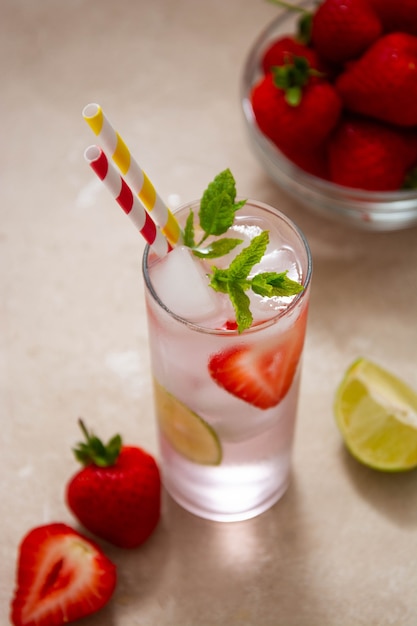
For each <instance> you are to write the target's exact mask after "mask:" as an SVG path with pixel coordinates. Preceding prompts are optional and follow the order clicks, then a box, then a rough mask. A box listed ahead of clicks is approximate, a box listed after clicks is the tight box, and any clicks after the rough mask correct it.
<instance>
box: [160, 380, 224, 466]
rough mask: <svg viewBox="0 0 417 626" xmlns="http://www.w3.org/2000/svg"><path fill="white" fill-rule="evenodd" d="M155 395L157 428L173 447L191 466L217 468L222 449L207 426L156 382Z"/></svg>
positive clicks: (215, 436) (213, 432)
mask: <svg viewBox="0 0 417 626" xmlns="http://www.w3.org/2000/svg"><path fill="white" fill-rule="evenodd" d="M154 392H155V404H156V412H157V416H158V421H159V426H160V427H161V430H162V432H163V433H164V435H165V437H166V438H167V439H168V441H169V443H170V444H171V445H172V447H173V448H174V449H175V450H176V451H177V452H179V453H180V454H182V455H183V456H185V457H186V458H187V459H188V460H189V461H193V462H194V463H200V464H201V465H219V464H220V463H221V460H222V448H221V444H220V441H219V437H218V436H217V433H216V431H215V430H214V429H213V428H212V427H211V426H210V424H207V422H206V421H204V420H203V419H202V418H201V417H200V416H199V415H197V413H194V412H193V411H191V410H190V409H189V408H188V407H187V406H186V405H185V404H183V403H182V402H180V401H179V400H178V399H177V398H176V397H175V396H173V395H172V394H170V393H169V392H168V391H166V389H164V388H163V387H162V386H161V385H160V384H159V383H157V382H156V381H154Z"/></svg>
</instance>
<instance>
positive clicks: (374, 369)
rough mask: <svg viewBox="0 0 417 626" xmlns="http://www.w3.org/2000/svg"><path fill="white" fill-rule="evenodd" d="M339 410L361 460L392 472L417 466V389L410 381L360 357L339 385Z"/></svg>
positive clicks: (338, 417)
mask: <svg viewBox="0 0 417 626" xmlns="http://www.w3.org/2000/svg"><path fill="white" fill-rule="evenodd" d="M334 410H335V416H336V421H337V424H338V426H339V428H340V431H341V433H342V436H343V438H344V441H345V443H346V446H347V448H348V449H349V450H350V452H351V453H352V454H353V456H354V457H356V458H357V459H358V460H359V461H361V462H362V463H364V464H365V465H369V466H370V467H372V468H374V469H378V470H383V471H392V472H393V471H403V470H409V469H412V468H413V467H416V466H417V394H416V393H415V391H413V390H412V389H411V388H410V387H409V386H408V385H406V384H405V383H404V382H402V381H401V380H399V379H398V378H396V377H395V376H393V375H392V374H390V373H389V372H387V371H386V370H384V369H383V368H381V367H379V366H378V365H376V364H374V363H372V362H370V361H368V360H367V359H364V358H360V359H358V360H357V361H355V362H354V363H353V364H352V365H351V366H350V368H349V369H348V370H347V372H346V374H345V377H344V379H343V380H342V382H341V384H340V385H339V388H338V390H337V392H336V399H335V405H334Z"/></svg>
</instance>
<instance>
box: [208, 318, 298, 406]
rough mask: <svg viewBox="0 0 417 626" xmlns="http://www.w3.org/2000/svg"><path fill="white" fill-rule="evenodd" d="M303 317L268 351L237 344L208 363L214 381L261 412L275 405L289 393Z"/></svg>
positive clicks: (267, 348) (265, 348)
mask: <svg viewBox="0 0 417 626" xmlns="http://www.w3.org/2000/svg"><path fill="white" fill-rule="evenodd" d="M305 321H306V315H305V314H302V315H301V316H300V318H299V319H298V321H297V323H296V324H295V326H294V327H293V328H292V329H291V331H289V333H287V334H286V336H285V339H284V340H281V341H280V342H279V343H277V344H276V345H275V346H273V347H272V348H271V346H270V344H268V346H267V347H265V346H262V347H260V346H248V345H242V344H237V345H235V346H232V347H231V348H228V349H227V350H222V351H221V352H218V353H216V354H214V355H212V357H211V358H210V360H209V365H208V368H209V372H210V375H211V377H212V378H213V380H214V381H215V382H216V383H217V384H218V385H219V386H220V387H223V388H224V389H225V390H226V391H228V392H229V393H231V394H233V395H234V396H236V397H238V398H240V399H241V400H244V401H245V402H249V403H250V404H253V405H254V406H256V407H258V408H260V409H268V408H271V407H273V406H276V405H277V404H278V403H279V402H280V401H281V400H282V399H283V398H284V397H285V396H286V394H287V393H288V391H289V389H290V387H291V384H292V381H293V379H294V376H295V373H296V370H297V365H298V362H299V360H300V356H301V352H302V349H303V343H304V331H305Z"/></svg>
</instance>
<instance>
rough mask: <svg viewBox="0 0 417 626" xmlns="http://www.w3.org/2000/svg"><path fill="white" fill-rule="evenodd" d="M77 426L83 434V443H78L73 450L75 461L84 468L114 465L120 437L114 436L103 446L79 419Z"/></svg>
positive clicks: (117, 454) (120, 442) (120, 441)
mask: <svg viewBox="0 0 417 626" xmlns="http://www.w3.org/2000/svg"><path fill="white" fill-rule="evenodd" d="M78 424H79V426H80V428H81V430H82V432H83V434H84V437H85V441H82V442H80V443H79V444H78V445H77V446H76V447H75V448H73V452H74V455H75V458H76V459H77V461H79V462H80V463H81V464H82V465H84V466H87V465H97V466H98V467H109V466H110V465H114V464H115V462H116V460H117V458H118V456H119V454H120V450H121V448H122V439H121V437H120V435H115V436H114V437H112V438H111V439H110V441H109V442H108V443H107V444H106V445H104V444H103V442H102V441H101V440H100V439H99V438H98V437H96V436H95V435H94V433H93V432H88V430H87V427H86V426H85V424H84V422H83V420H82V419H81V418H80V419H79V420H78Z"/></svg>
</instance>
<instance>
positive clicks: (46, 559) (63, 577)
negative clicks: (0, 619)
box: [10, 523, 116, 626]
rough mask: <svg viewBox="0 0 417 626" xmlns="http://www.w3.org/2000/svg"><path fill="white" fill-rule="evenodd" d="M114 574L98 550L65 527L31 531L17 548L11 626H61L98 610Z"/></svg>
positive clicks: (108, 595) (112, 585)
mask: <svg viewBox="0 0 417 626" xmlns="http://www.w3.org/2000/svg"><path fill="white" fill-rule="evenodd" d="M115 585H116V568H115V566H114V565H113V563H112V562H111V561H110V560H109V559H108V558H107V557H106V556H105V554H103V552H102V551H101V550H100V548H99V547H98V546H96V545H95V544H94V543H93V542H91V541H90V540H89V539H87V538H86V537H83V536H82V535H80V534H79V533H78V532H76V531H75V530H73V529H72V528H70V527H69V526H67V525H65V524H60V523H54V524H47V525H45V526H39V527H37V528H34V529H32V530H31V531H30V532H29V533H28V534H27V535H26V536H25V537H24V539H23V541H22V543H21V545H20V552H19V562H18V571H17V587H16V591H15V595H14V598H13V600H12V605H11V614H10V619H11V623H12V624H14V626H61V624H65V623H67V622H72V621H74V620H77V619H79V618H81V617H84V616H86V615H90V614H91V613H95V612H96V611H98V610H99V609H101V608H102V607H103V606H104V605H105V604H106V603H107V602H108V601H109V600H110V598H111V596H112V594H113V591H114V588H115Z"/></svg>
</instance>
